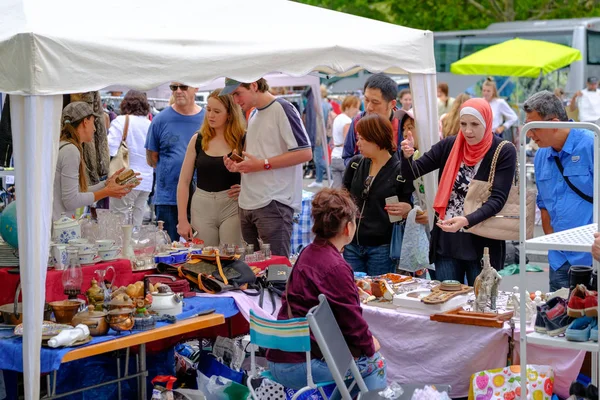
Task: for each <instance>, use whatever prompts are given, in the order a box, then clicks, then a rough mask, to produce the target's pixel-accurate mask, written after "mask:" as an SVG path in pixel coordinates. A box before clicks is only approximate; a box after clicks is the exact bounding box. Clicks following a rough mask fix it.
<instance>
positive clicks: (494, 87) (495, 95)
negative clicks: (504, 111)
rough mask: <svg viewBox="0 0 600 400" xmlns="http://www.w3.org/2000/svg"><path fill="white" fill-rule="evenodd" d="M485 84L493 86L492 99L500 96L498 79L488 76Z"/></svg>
mask: <svg viewBox="0 0 600 400" xmlns="http://www.w3.org/2000/svg"><path fill="white" fill-rule="evenodd" d="M481 86H482V87H483V86H489V87H491V88H492V92H493V93H492V99H495V98H497V97H498V88H497V87H496V81H494V79H493V78H486V79H485V82H483V85H481Z"/></svg>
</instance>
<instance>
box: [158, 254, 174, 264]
mask: <svg viewBox="0 0 600 400" xmlns="http://www.w3.org/2000/svg"><path fill="white" fill-rule="evenodd" d="M154 262H155V263H157V264H158V263H165V264H173V256H172V255H170V254H169V253H159V254H157V255H155V256H154Z"/></svg>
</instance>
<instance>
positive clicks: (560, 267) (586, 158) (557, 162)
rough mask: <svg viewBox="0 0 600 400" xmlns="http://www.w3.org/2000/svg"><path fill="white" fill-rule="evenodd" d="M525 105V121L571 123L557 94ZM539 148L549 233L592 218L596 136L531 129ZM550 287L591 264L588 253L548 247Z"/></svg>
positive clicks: (535, 98)
mask: <svg viewBox="0 0 600 400" xmlns="http://www.w3.org/2000/svg"><path fill="white" fill-rule="evenodd" d="M523 109H524V110H525V113H526V114H527V119H526V122H534V121H552V122H554V121H555V122H559V121H563V122H564V121H568V117H567V112H566V110H565V107H564V106H563V104H562V102H561V101H560V99H559V98H557V97H556V96H555V95H554V94H553V93H550V92H549V91H547V90H544V91H542V92H539V93H536V94H534V95H533V96H531V97H530V98H529V99H527V101H526V102H525V104H524V105H523ZM527 136H528V137H529V138H531V139H532V140H533V141H534V142H535V143H536V144H537V145H538V146H539V150H538V151H537V153H536V154H535V160H534V166H535V176H536V186H537V189H538V196H537V205H538V207H539V208H540V211H541V213H542V228H543V229H544V233H545V234H546V235H548V234H550V233H554V232H560V231H564V230H567V229H571V228H576V227H579V226H582V225H587V224H591V223H592V222H593V209H592V208H593V207H592V196H593V194H594V134H593V133H592V132H591V131H588V130H585V129H532V130H530V131H529V132H528V133H527ZM548 261H549V263H550V291H556V290H558V289H560V288H562V287H567V288H568V287H569V269H570V267H571V265H592V257H591V255H590V253H579V252H570V251H555V250H552V251H549V252H548Z"/></svg>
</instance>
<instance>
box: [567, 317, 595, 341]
mask: <svg viewBox="0 0 600 400" xmlns="http://www.w3.org/2000/svg"><path fill="white" fill-rule="evenodd" d="M594 322H595V319H594V318H591V317H581V318H577V319H576V320H575V321H573V322H572V323H571V325H569V327H568V328H567V331H566V332H565V336H566V337H567V340H570V341H572V342H587V341H588V340H590V331H591V329H592V325H593V324H594Z"/></svg>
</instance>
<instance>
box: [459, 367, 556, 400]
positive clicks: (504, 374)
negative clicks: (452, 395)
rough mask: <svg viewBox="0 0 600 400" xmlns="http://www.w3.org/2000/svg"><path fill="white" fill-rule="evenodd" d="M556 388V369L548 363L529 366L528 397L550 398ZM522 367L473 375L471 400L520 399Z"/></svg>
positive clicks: (544, 399) (536, 399) (534, 398)
mask: <svg viewBox="0 0 600 400" xmlns="http://www.w3.org/2000/svg"><path fill="white" fill-rule="evenodd" d="M553 388H554V370H553V369H552V367H550V366H548V365H528V366H527V399H532V400H550V399H551V398H552V392H553ZM520 398H521V367H520V366H519V365H511V366H510V367H504V368H498V369H491V370H487V371H481V372H477V373H475V374H473V375H472V376H471V382H470V387H469V400H519V399H520Z"/></svg>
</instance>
